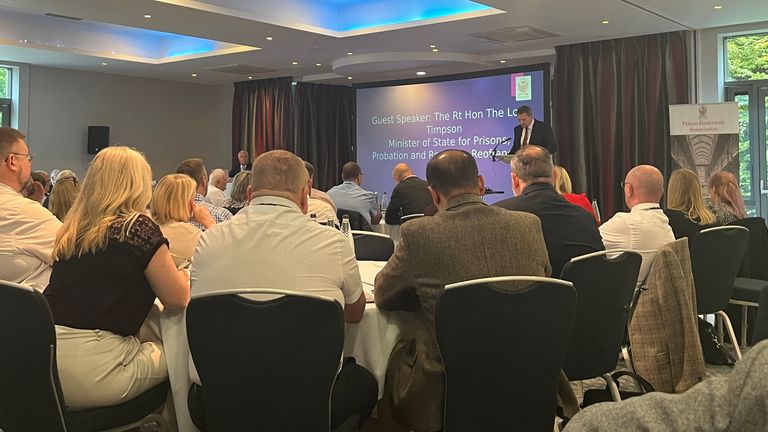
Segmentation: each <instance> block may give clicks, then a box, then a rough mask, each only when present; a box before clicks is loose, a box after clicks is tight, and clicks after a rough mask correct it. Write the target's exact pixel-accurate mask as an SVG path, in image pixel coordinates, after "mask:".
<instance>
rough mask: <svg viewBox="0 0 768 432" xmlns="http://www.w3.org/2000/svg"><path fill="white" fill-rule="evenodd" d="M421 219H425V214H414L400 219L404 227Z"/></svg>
mask: <svg viewBox="0 0 768 432" xmlns="http://www.w3.org/2000/svg"><path fill="white" fill-rule="evenodd" d="M421 217H424V213H413V214H409V215H405V216H402V217H401V218H400V225H402V224H404V223H406V222H408V221H412V220H414V219H418V218H421Z"/></svg>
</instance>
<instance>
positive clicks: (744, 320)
mask: <svg viewBox="0 0 768 432" xmlns="http://www.w3.org/2000/svg"><path fill="white" fill-rule="evenodd" d="M747 312H748V311H747V305H741V347H742V348H746V347H747Z"/></svg>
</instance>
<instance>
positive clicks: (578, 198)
mask: <svg viewBox="0 0 768 432" xmlns="http://www.w3.org/2000/svg"><path fill="white" fill-rule="evenodd" d="M554 176H555V190H556V191H557V193H559V194H560V196H562V197H563V198H565V200H566V201H568V202H569V203H571V204H575V205H577V206H579V207H581V208H583V209H584V210H586V211H587V212H589V214H591V215H592V216H593V217H594V218H595V221H596V222H597V225H598V226H599V225H600V219H599V218H598V217H597V214H596V213H595V208H594V207H592V203H591V202H590V201H589V198H587V195H586V194H583V193H582V194H575V193H573V187H572V186H571V176H570V175H568V171H566V170H565V168H563V167H561V166H560V165H555V171H554Z"/></svg>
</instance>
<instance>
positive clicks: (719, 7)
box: [713, 4, 723, 10]
mask: <svg viewBox="0 0 768 432" xmlns="http://www.w3.org/2000/svg"><path fill="white" fill-rule="evenodd" d="M713 7H714V8H715V9H717V10H720V9H722V8H723V5H721V4H716V5H715V6H713Z"/></svg>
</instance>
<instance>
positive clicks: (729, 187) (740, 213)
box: [709, 171, 747, 225]
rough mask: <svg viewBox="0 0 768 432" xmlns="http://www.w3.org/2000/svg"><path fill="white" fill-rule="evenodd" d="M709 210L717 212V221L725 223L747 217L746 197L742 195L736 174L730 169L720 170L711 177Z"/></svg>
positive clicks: (721, 223)
mask: <svg viewBox="0 0 768 432" xmlns="http://www.w3.org/2000/svg"><path fill="white" fill-rule="evenodd" d="M709 196H710V198H711V199H712V202H711V203H709V210H710V211H711V212H712V213H714V214H715V218H716V219H717V223H718V224H719V225H725V224H729V223H731V222H733V221H734V220H736V219H744V218H745V217H747V210H746V208H745V207H744V198H742V197H741V190H740V189H739V182H738V181H736V176H734V175H733V174H731V173H729V172H728V171H719V172H716V173H714V174H712V177H710V179H709Z"/></svg>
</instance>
